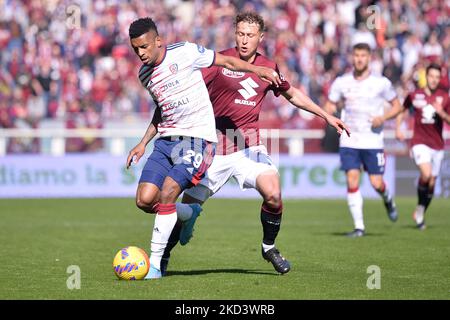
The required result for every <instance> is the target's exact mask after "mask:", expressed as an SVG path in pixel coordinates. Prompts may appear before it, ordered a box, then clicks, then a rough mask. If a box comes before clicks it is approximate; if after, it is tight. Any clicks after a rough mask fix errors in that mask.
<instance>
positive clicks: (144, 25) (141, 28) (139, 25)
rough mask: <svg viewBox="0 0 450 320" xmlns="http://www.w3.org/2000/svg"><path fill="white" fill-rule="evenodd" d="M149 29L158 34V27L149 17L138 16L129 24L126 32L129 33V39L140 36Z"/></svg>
mask: <svg viewBox="0 0 450 320" xmlns="http://www.w3.org/2000/svg"><path fill="white" fill-rule="evenodd" d="M150 30H153V31H155V32H156V35H158V28H157V27H156V24H155V22H154V21H153V20H152V19H151V18H149V17H146V18H139V19H137V20H135V21H133V22H132V23H131V24H130V29H129V30H128V34H129V35H130V39H134V38H137V37H140V36H142V35H143V34H144V33H147V32H149V31H150Z"/></svg>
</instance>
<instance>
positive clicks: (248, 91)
mask: <svg viewBox="0 0 450 320" xmlns="http://www.w3.org/2000/svg"><path fill="white" fill-rule="evenodd" d="M239 84H240V85H241V86H242V87H243V88H244V89H239V90H238V92H239V93H240V94H241V95H242V96H243V97H244V99H245V100H247V99H248V98H251V97H254V96H256V95H257V94H258V93H257V92H256V91H255V90H254V89H255V88H258V87H259V85H258V84H257V83H256V82H255V81H254V80H253V79H252V78H250V77H249V78H247V79H245V80H242V81H240V82H239Z"/></svg>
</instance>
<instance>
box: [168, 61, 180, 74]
mask: <svg viewBox="0 0 450 320" xmlns="http://www.w3.org/2000/svg"><path fill="white" fill-rule="evenodd" d="M169 70H170V72H172V74H176V73H177V72H178V64H176V63H174V64H171V65H170V66H169Z"/></svg>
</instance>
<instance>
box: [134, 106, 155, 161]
mask: <svg viewBox="0 0 450 320" xmlns="http://www.w3.org/2000/svg"><path fill="white" fill-rule="evenodd" d="M160 122H161V113H160V112H159V109H156V110H155V112H154V113H153V118H152V122H151V123H150V125H149V126H148V128H147V131H146V132H145V134H144V137H142V139H141V141H140V142H139V143H138V144H137V145H136V146H135V147H134V148H133V149H131V151H130V153H129V154H128V157H127V164H126V167H127V169H128V168H129V167H130V166H131V163H132V162H133V158H134V162H135V163H138V162H139V159H140V158H141V157H142V156H143V155H144V153H145V147H146V146H147V144H148V143H149V142H150V141H152V139H153V138H154V137H155V136H156V134H157V133H158V123H160Z"/></svg>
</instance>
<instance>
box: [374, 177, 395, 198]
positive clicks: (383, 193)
mask: <svg viewBox="0 0 450 320" xmlns="http://www.w3.org/2000/svg"><path fill="white" fill-rule="evenodd" d="M375 190H376V191H377V192H378V194H379V195H380V196H381V198H382V199H383V201H384V203H388V202H389V201H391V200H392V198H391V197H390V195H389V191H388V189H387V188H386V183H385V182H383V184H382V185H381V188H380V189H375Z"/></svg>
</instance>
